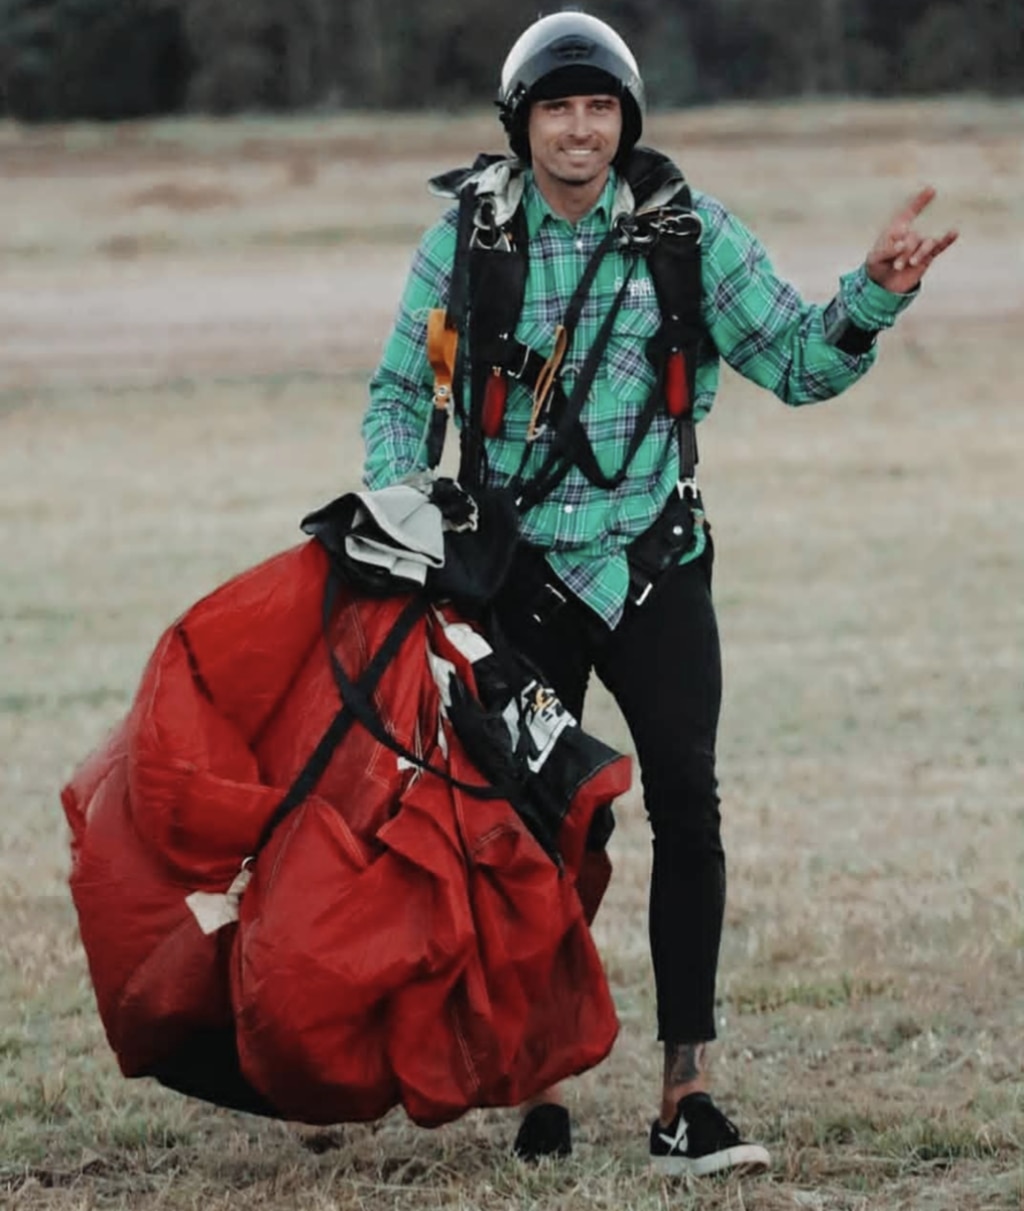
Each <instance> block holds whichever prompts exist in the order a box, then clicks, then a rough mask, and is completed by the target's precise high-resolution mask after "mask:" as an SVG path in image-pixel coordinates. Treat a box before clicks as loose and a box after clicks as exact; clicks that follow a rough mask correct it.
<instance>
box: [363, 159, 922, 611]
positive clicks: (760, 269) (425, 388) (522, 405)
mask: <svg viewBox="0 0 1024 1211" xmlns="http://www.w3.org/2000/svg"><path fill="white" fill-rule="evenodd" d="M614 194H615V179H614V173H613V174H612V176H611V179H610V180H609V182H608V185H607V186H606V188H605V190H604V192H603V193H602V195H601V197H600V199H599V200H598V202H597V203H596V205H595V206H594V207H593V209H592V210H591V211H590V212H589V213H588V214H587V215H586V216H585V217H584V218H582V219H580V220H579V221H578V222H577V223H575V224H572V223H570V222H569V221H568V220H566V219H564V218H561V217H560V216H558V215H556V214H554V213H553V212H552V211H551V209H550V208H549V207H548V205H547V203H546V202H545V201H544V198H543V197H542V196H541V194H540V191H539V190H538V189H537V187H536V185H535V184H534V182H533V179H532V174H529V173H527V183H526V189H525V193H524V199H523V205H524V207H525V215H526V224H527V230H528V232H529V238H530V249H529V275H528V279H527V283H526V295H525V299H524V302H523V309H522V313H521V314H520V317H519V325H518V327H517V329H516V336H517V338H518V339H519V340H520V341H522V342H523V343H524V344H526V345H530V346H532V347H533V348H534V349H535V350H536V351H537V352H538V353H540V354H542V355H544V356H547V355H549V354H550V353H551V351H552V349H553V346H554V337H555V328H556V326H557V325H558V324H559V323H560V322H561V321H562V319H563V317H564V315H565V311H566V307H567V306H568V303H569V299H570V297H571V296H572V293H573V290H574V289H575V287H576V284H577V282H578V281H579V279H580V276H581V274H582V273H583V269H584V266H585V265H586V264H587V261H588V259H589V257H590V255H591V253H592V252H593V251H594V249H595V247H596V246H597V244H598V243H599V242H600V240H601V237H602V236H603V235H604V233H605V232H606V231H607V230H608V224H609V221H610V215H611V210H612V203H613V200H614ZM693 206H694V209H695V210H696V211H697V213H698V214H699V215H700V218H701V219H702V221H703V223H704V236H703V267H702V273H703V286H704V298H703V316H704V323H705V325H706V328H707V332H708V333H709V334H710V337H711V341H710V344H709V342H705V351H704V354H703V357H702V360H701V362H700V363H699V365H698V367H697V379H696V394H695V400H694V415H695V417H696V419H697V420H698V421H700V420H701V419H702V418H703V417H705V416H706V415H707V414H708V412H709V411H710V409H711V406H712V403H713V402H714V398H715V393H716V391H717V388H718V381H719V369H720V358H724V359H725V360H726V362H728V364H729V365H730V366H732V367H733V369H735V370H737V371H738V372H739V373H740V374H742V375H744V377H746V378H748V379H751V380H752V381H753V382H755V383H758V384H760V385H761V386H762V387H766V388H768V389H769V390H770V391H773V392H774V393H775V394H776V395H777V396H778V397H779V398H780V399H782V400H783V401H784V402H785V403H787V404H808V403H814V402H816V401H818V400H824V399H830V398H831V397H833V396H836V395H838V394H839V393H840V392H841V391H844V390H845V389H846V388H847V387H849V386H850V385H851V384H852V383H854V382H856V381H857V380H858V379H859V378H860V377H861V376H862V375H863V374H864V373H865V372H866V371H867V370H868V368H869V367H870V366H871V365H872V363H873V362H874V360H875V357H876V351H875V349H874V348H872V349H871V350H870V351H869V352H867V353H864V354H861V355H860V356H851V355H849V354H846V353H843V352H842V351H841V350H839V349H837V348H835V347H834V346H833V345H830V344H828V343H827V342H826V341H825V337H824V331H823V325H822V314H823V312H824V306H822V305H818V304H813V303H807V302H805V301H804V300H803V299H802V298H801V297H800V295H799V294H798V293H797V291H796V290H795V289H794V288H793V286H791V285H790V284H789V283H788V282H785V281H783V280H782V279H781V278H779V277H778V276H777V275H776V273H775V271H774V270H773V268H772V265H771V262H770V261H769V259H768V255H767V253H766V252H765V249H764V247H763V246H762V245H761V244H760V243H759V242H758V240H757V239H756V238H755V236H754V235H752V234H751V232H750V231H749V230H748V229H747V228H746V227H745V226H744V225H743V224H742V223H741V222H740V221H739V220H738V219H736V218H735V217H734V216H733V215H731V214H730V213H729V212H728V211H727V210H726V209H725V207H724V206H722V204H721V203H720V202H718V201H716V200H715V199H714V198H712V197H709V196H708V195H706V194H702V193H698V192H697V191H694V193H693ZM456 213H457V212H456V210H455V209H452V210H450V211H449V212H448V213H447V214H445V216H444V217H443V218H442V219H441V220H440V221H439V222H438V223H437V224H436V225H435V226H433V227H432V228H431V229H430V230H429V231H427V233H426V234H425V235H424V237H423V239H422V241H421V243H420V246H419V248H418V250H417V252H416V255H415V257H414V260H413V264H412V269H411V272H410V274H409V278H408V281H407V283H406V287H405V292H404V295H403V297H402V300H401V303H400V305H399V308H398V314H397V318H396V321H395V325H394V328H393V330H392V332H391V335H390V337H389V338H388V340H387V343H386V345H385V347H384V352H383V356H382V358H381V361H380V364H379V365H378V367H377V369H376V371H375V373H374V375H373V377H372V379H371V382H370V405H369V408H368V409H367V412H366V415H365V418H364V421H363V438H364V441H365V446H366V462H365V467H364V482H365V483H366V486H367V487H368V488H370V489H375V488H382V487H384V486H386V485H387V484H390V483H393V482H394V481H395V480H397V479H399V478H401V477H402V476H403V475H406V474H408V473H409V472H410V471H413V470H418V469H422V468H423V467H424V466H425V465H426V464H425V450H426V447H425V439H426V427H427V423H428V418H429V415H430V410H431V407H432V400H433V372H432V371H431V369H430V365H429V363H428V361H427V356H426V331H427V314H428V312H429V311H430V309H431V308H434V307H443V306H444V305H445V302H446V300H447V297H448V286H449V282H450V279H451V271H452V262H453V258H454V255H455V222H456ZM626 266H627V261H626V258H625V257H624V256H623V254H622V253H619V252H615V251H613V252H609V253H608V254H607V255H606V256H605V257H604V259H603V261H602V262H601V266H600V268H599V270H598V273H597V277H596V279H595V281H594V284H593V286H592V288H591V290H590V294H589V296H588V298H587V302H586V305H585V306H584V308H583V313H582V316H581V318H580V322H579V326H578V328H577V330H576V335H575V339H574V340H573V343H572V346H571V348H570V349H569V351H568V353H567V355H566V357H565V361H564V363H563V368H562V382H563V385H564V387H565V390H566V393H567V394H568V393H569V392H571V390H572V386H573V382H574V381H575V378H576V376H577V374H578V373H579V371H580V368H581V366H582V364H583V361H584V358H585V357H586V353H587V350H588V348H589V347H590V345H591V343H592V342H593V340H594V338H595V337H596V334H597V331H598V328H599V327H600V324H601V320H602V318H603V316H605V315H606V314H607V312H608V309H609V307H610V306H611V304H612V300H613V299H614V297H615V295H616V293H617V291H618V288H619V287H620V286H621V284H622V280H623V275H624V273H625V272H626ZM839 291H840V295H841V298H842V301H843V303H844V304H845V308H846V312H847V314H848V315H849V317H850V318H851V319H852V320H853V322H854V323H856V324H858V325H859V326H860V327H862V328H870V329H882V328H888V327H890V326H891V325H892V324H893V323H894V322H895V319H896V317H897V315H898V314H899V313H900V311H902V310H903V308H904V307H905V306H907V304H908V303H909V302H910V301H911V299H912V298H913V297H914V296H913V295H894V294H891V293H890V292H889V291H887V290H884V289H882V288H881V287H880V286H877V285H876V284H875V283H874V282H872V281H871V280H870V278H869V277H868V276H867V273H866V271H865V269H864V267H863V266H861V267H860V268H859V269H856V270H854V271H853V272H852V273H848V274H845V275H844V276H843V277H842V278H841V279H840V283H839ZM659 322H660V321H659V314H658V307H657V302H656V299H655V294H654V283H653V281H652V280H651V276H650V273H649V272H648V269H647V266H646V263H645V262H644V261H643V259H642V258H641V260H640V262H639V263H638V265H637V267H636V269H635V271H634V273H633V277H632V280H631V281H630V283H629V285H628V287H627V292H626V295H625V298H624V301H623V304H622V306H621V308H620V310H619V313H618V315H617V316H616V319H615V324H614V330H613V332H612V336H611V339H610V340H609V342H608V347H607V349H606V351H605V354H604V357H603V359H602V365H601V367H600V369H599V371H598V374H597V377H596V378H595V380H594V383H593V385H592V387H591V389H590V393H589V396H588V399H587V401H586V404H585V406H584V409H583V414H582V419H583V421H584V424H585V426H586V429H587V433H588V435H589V438H590V441H591V444H592V446H593V448H594V451H595V454H596V456H597V459H598V462H599V463H600V465H601V467H602V470H603V471H604V472H605V474H608V475H611V474H614V473H615V472H616V471H617V470H618V469H619V467H620V466H621V465H622V461H623V457H624V454H625V451H626V447H627V445H628V443H629V439H630V435H631V434H632V432H633V427H634V425H635V424H636V418H637V416H638V415H639V414H640V412H641V410H642V409H643V406H644V404H645V402H646V401H647V398H648V395H649V393H650V390H651V386H652V383H653V380H654V371H653V369H652V367H651V365H650V363H649V362H648V360H647V358H646V356H645V346H646V343H647V340H648V338H649V337H651V336H652V335H653V334H654V332H655V331H656V329H657V328H658V325H659ZM467 404H468V400H467ZM531 406H532V398H531V394H530V392H528V391H527V390H526V389H525V388H524V387H522V386H521V385H519V384H518V383H515V382H511V383H510V389H509V394H508V404H507V408H506V413H505V422H504V425H503V427H502V431H501V434H500V435H499V436H498V437H496V438H493V439H489V441H488V459H489V474H490V477H491V482H493V483H495V484H502V483H506V482H508V481H509V480H510V479H511V478H512V477H513V476H514V475H515V473H516V471H517V470H518V469H519V466H520V461H521V458H522V454H523V448H524V442H525V438H526V430H527V424H528V421H529V417H530V411H531ZM549 442H550V434H548V435H547V436H546V437H545V436H541V437H539V438H538V439H537V440H536V441H535V442H534V444H533V446H534V448H533V450H532V452H531V455H530V461H529V462H528V463H527V469H526V477H525V478H526V479H529V477H530V473H531V470H535V469H536V468H538V467H539V466H540V465H541V464H542V462H543V460H544V457H545V455H546V453H547V450H548V444H549ZM678 463H679V458H678V448H677V443H676V440H675V437H674V433H673V431H672V428H671V423H670V420H669V418H668V417H667V416H666V415H660V414H659V415H658V416H657V417H656V418H655V421H654V423H653V424H652V426H651V429H650V432H649V433H648V434H647V436H646V438H645V439H644V441H643V443H642V444H641V446H640V448H639V450H638V451H637V454H636V457H635V458H634V460H633V462H632V464H631V465H630V468H629V474H628V476H627V477H626V479H625V481H624V482H623V483H622V484H621V485H620V486H619V488H618V489H616V490H615V491H612V492H609V491H602V490H600V489H598V488H595V487H593V486H592V485H591V484H590V483H589V482H588V481H587V479H586V478H585V477H584V476H583V475H582V474H581V473H580V471H579V470H578V469H577V468H575V467H574V468H573V469H572V470H571V471H570V472H569V474H568V475H567V476H566V477H565V478H564V479H563V480H562V482H561V483H560V484H559V485H558V487H557V488H556V489H555V490H554V492H552V494H551V495H550V496H549V497H547V498H546V499H545V500H543V501H541V502H540V503H539V504H538V505H536V506H534V508H533V509H531V510H529V511H528V512H527V513H526V514H525V516H524V517H523V519H522V533H523V536H524V538H526V539H527V540H528V541H529V542H531V543H534V544H536V545H538V546H540V547H542V548H544V549H545V550H546V552H547V558H548V561H549V563H550V564H551V567H552V569H553V570H554V572H555V574H556V575H557V576H558V577H559V579H561V580H562V581H563V582H564V583H565V584H566V585H567V586H568V587H569V588H570V589H571V590H572V591H573V592H574V593H575V594H576V595H577V596H578V597H579V598H580V599H581V600H582V601H584V602H585V603H586V604H587V605H588V606H590V607H591V609H593V610H594V611H595V612H596V613H597V614H598V615H599V616H600V617H601V618H603V619H604V620H605V621H606V622H607V623H608V625H609V626H612V627H614V626H615V625H616V623H617V622H618V621H619V619H620V618H621V616H622V611H623V607H624V604H625V600H626V593H627V589H628V586H629V570H628V566H627V563H626V556H625V548H626V546H627V544H628V543H629V542H630V541H631V540H632V539H633V538H635V537H636V536H637V535H638V534H641V533H642V532H643V531H644V530H645V529H646V528H647V527H648V526H649V525H650V524H651V523H652V522H653V521H654V520H655V518H656V517H657V516H658V514H659V513H660V511H661V509H662V508H663V507H664V505H665V502H666V501H667V500H668V497H669V495H670V493H671V492H673V491H674V490H675V487H676V483H677V480H678V470H679V467H678ZM705 544H706V538H705V533H704V528H703V525H698V526H697V527H696V537H695V541H694V545H693V546H692V548H691V549H690V551H688V552H687V554H686V555H685V556H684V557H683V558H684V560H685V559H695V558H697V557H699V556H700V554H701V553H702V552H703V550H704V547H705Z"/></svg>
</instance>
